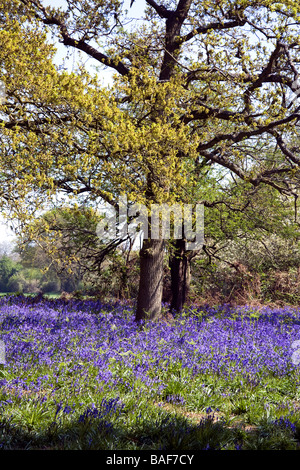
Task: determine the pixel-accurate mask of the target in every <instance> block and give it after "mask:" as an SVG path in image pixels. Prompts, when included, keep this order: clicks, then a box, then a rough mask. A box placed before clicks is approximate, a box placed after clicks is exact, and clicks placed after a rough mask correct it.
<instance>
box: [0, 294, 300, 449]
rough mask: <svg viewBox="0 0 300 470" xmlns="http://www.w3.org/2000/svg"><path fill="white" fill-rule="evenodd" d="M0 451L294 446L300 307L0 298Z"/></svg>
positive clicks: (299, 436) (298, 418)
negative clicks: (140, 310) (173, 310)
mask: <svg viewBox="0 0 300 470" xmlns="http://www.w3.org/2000/svg"><path fill="white" fill-rule="evenodd" d="M0 339H1V340H2V341H4V343H5V347H6V364H5V365H4V366H0V367H1V370H0V448H2V449H33V450H37V449H45V450H46V449H47V450H81V449H82V450H83V449H86V450H89V449H98V450H101V449H105V450H163V451H168V450H172V451H175V450H176V451H183V450H184V451H187V450H189V451H190V450H194V451H196V450H205V449H207V450H273V449H274V450H297V449H299V448H300V447H299V444H300V374H299V366H298V365H297V361H295V357H296V356H295V353H296V355H297V351H295V349H293V343H294V341H296V340H298V339H300V310H299V309H295V308H281V309H277V310H275V309H271V308H264V309H261V310H260V311H256V310H255V309H252V308H250V307H242V308H235V309H233V308H230V307H229V306H226V305H225V306H220V307H216V308H202V309H200V308H188V309H186V311H185V312H183V313H182V314H181V315H180V316H178V317H176V318H175V319H174V320H173V321H168V322H167V321H161V322H158V323H156V324H152V323H140V324H136V323H135V322H134V312H133V310H132V307H130V306H129V305H126V304H118V303H116V304H107V305H103V304H101V303H100V302H98V301H92V300H87V301H79V300H77V301H75V300H73V301H70V302H63V301H61V300H59V299H44V300H41V301H39V302H35V299H34V298H30V297H23V296H20V297H15V296H12V297H9V296H6V297H2V298H1V299H0Z"/></svg>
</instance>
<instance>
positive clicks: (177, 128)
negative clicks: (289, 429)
mask: <svg viewBox="0 0 300 470" xmlns="http://www.w3.org/2000/svg"><path fill="white" fill-rule="evenodd" d="M22 14H23V15H25V18H26V20H27V21H30V22H31V23H29V24H28V23H24V22H23V25H22V27H21V26H20V21H19V22H18V21H16V20H15V19H14V20H12V19H11V18H12V17H13V18H20V15H22ZM2 15H3V17H4V15H6V16H5V22H3V25H2V30H1V34H2V38H1V39H2V40H3V41H4V44H5V46H6V51H7V50H11V52H13V53H12V54H3V53H2V56H1V61H2V70H3V74H2V79H3V81H5V84H6V86H7V103H6V104H5V106H4V107H3V108H2V112H4V113H5V119H3V121H2V161H1V178H2V180H3V200H4V201H7V204H9V206H12V205H14V203H16V201H18V207H21V204H20V202H23V203H27V205H28V203H29V202H30V203H31V207H37V205H38V204H40V205H42V203H43V202H44V201H45V200H46V199H47V198H49V195H50V193H51V192H52V193H53V192H56V191H64V192H65V193H66V194H72V195H74V196H76V197H78V195H80V194H83V193H88V194H89V197H90V198H91V199H94V200H97V198H102V199H103V200H105V201H107V202H110V203H111V204H112V205H114V206H116V200H115V196H116V194H122V193H126V194H127V196H128V199H129V200H130V201H131V202H133V203H136V202H142V203H143V204H145V205H146V207H148V208H149V209H150V207H151V204H152V203H161V202H164V203H167V204H172V203H174V202H178V203H180V204H185V203H196V202H201V201H199V200H198V199H197V197H198V195H199V194H200V193H199V191H198V189H199V182H201V176H200V175H201V174H203V171H205V169H206V168H207V167H211V166H214V167H221V168H224V169H226V170H228V172H231V173H232V174H234V175H235V178H236V179H237V180H238V181H245V182H248V183H250V184H251V185H252V186H253V187H257V186H259V185H260V184H267V185H269V186H271V187H273V188H275V189H276V190H277V191H279V192H281V193H282V194H290V193H291V192H295V191H296V189H297V187H298V174H299V161H300V160H299V151H298V148H291V147H289V146H288V144H287V142H289V141H290V140H291V136H292V135H293V134H294V133H295V126H296V125H297V123H298V120H299V113H298V104H297V101H293V100H291V99H290V98H291V96H292V93H293V92H294V91H295V83H296V81H297V78H298V56H299V6H298V3H297V2H296V1H293V0H285V1H283V2H281V3H278V4H276V3H275V4H274V3H273V2H271V1H269V0H263V1H261V2H256V1H247V2H245V1H244V0H243V1H242V0H241V1H234V2H231V1H228V0H220V1H219V2H218V3H217V4H216V3H215V2H212V1H207V2H202V3H199V2H198V1H196V0H195V1H192V0H179V1H177V2H175V1H172V2H163V3H160V4H158V3H156V2H155V1H153V0H146V12H145V16H144V18H143V23H142V24H141V25H140V26H137V25H135V27H134V28H130V27H129V26H128V24H127V25H126V21H128V18H129V13H128V12H126V11H125V9H124V8H123V3H122V2H118V1H113V2H112V1H106V2H98V1H93V2H89V3H88V4H87V3H84V4H82V2H79V1H72V2H71V1H70V2H69V1H67V2H66V7H65V8H63V7H62V8H56V7H54V8H52V7H49V6H48V7H46V6H45V5H43V3H42V2H41V1H39V0H34V1H31V0H23V1H20V2H8V3H7V2H6V3H5V4H4V5H3V13H2ZM24 25H26V26H24ZM40 25H41V26H40ZM41 27H44V28H45V30H46V31H49V28H51V31H52V32H53V34H54V35H56V37H57V38H58V39H59V40H60V41H61V42H62V43H63V44H64V45H65V46H66V47H67V48H74V50H75V49H77V50H80V51H82V52H84V53H85V54H86V55H87V57H89V58H91V59H94V60H95V61H96V62H97V63H98V64H102V65H103V66H105V67H109V68H110V69H111V70H112V71H114V72H115V73H116V76H115V77H114V80H113V83H112V86H111V87H110V88H109V89H103V87H101V86H100V85H99V80H98V79H97V77H94V78H92V77H91V76H90V75H89V74H88V73H86V72H85V71H84V70H83V69H82V68H80V69H78V71H76V74H75V73H73V74H67V73H66V72H61V71H58V70H57V69H56V68H55V67H54V66H53V64H52V60H53V52H52V48H51V47H50V46H48V45H46V44H45V36H43V35H41V33H40V32H39V31H40V28H41ZM24 37H26V40H25V41H24ZM12 38H13V40H12ZM21 38H22V40H21ZM37 51H39V52H37ZM16 57H18V58H19V59H18V60H17V61H16ZM20 58H22V60H21V59H20ZM26 60H27V61H28V63H29V64H30V67H29V68H28V67H27V68H26V67H25V65H24V64H25V63H26ZM33 70H34V71H35V74H34V75H33ZM37 72H38V73H37ZM42 85H43V86H42ZM296 88H297V87H296ZM262 149H263V150H264V152H263V153H262ZM278 149H279V150H280V154H279V155H278ZM12 178H13V183H12ZM29 188H30V189H31V190H33V188H34V189H35V191H34V193H33V192H32V193H30V191H28V189H29ZM33 194H34V197H33ZM194 197H196V199H194ZM191 198H192V199H191ZM202 202H205V201H202ZM15 206H16V204H15ZM19 212H20V213H19V216H20V217H24V211H23V210H22V211H19ZM15 213H18V210H15ZM164 253H165V244H164V240H162V239H158V240H154V239H151V238H145V240H144V242H143V247H142V249H141V252H140V287H139V294H138V302H137V313H136V318H137V319H138V320H139V319H141V318H145V316H147V315H148V316H149V317H150V318H156V317H159V315H160V311H161V296H162V280H163V262H164ZM178 269H179V268H178Z"/></svg>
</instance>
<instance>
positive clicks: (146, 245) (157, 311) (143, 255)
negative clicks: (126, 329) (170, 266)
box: [135, 238, 164, 321]
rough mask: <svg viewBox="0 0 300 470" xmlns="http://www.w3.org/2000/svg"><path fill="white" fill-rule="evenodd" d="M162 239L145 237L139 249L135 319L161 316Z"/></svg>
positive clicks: (151, 318) (149, 318)
mask: <svg viewBox="0 0 300 470" xmlns="http://www.w3.org/2000/svg"><path fill="white" fill-rule="evenodd" d="M163 268H164V240H152V239H149V238H148V239H146V240H144V241H143V246H142V249H141V251H140V283H139V293H138V299H137V309H136V317H135V319H136V321H139V320H143V319H148V320H156V319H158V318H160V316H161V306H162V293H163V275H164V269H163Z"/></svg>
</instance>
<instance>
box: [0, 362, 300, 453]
mask: <svg viewBox="0 0 300 470" xmlns="http://www.w3.org/2000/svg"><path fill="white" fill-rule="evenodd" d="M66 369H67V368H66V366H65V367H64V373H63V375H62V378H61V381H58V382H57V384H56V390H55V393H53V391H52V390H46V389H45V390H43V391H41V392H40V393H39V394H38V393H33V392H30V390H29V391H26V392H24V393H22V394H18V393H13V392H12V391H11V390H10V391H6V390H5V388H3V389H2V390H1V392H0V410H1V420H0V445H1V447H2V448H4V449H53V450H54V449H66V450H67V449H70V450H72V449H73V450H74V449H76V450H80V449H98V450H99V449H106V450H110V449H114V450H118V449H119V450H120V449H121V450H175V449H176V450H201V449H206V448H209V449H216V450H217V449H225V450H235V449H236V448H239V447H241V448H242V449H244V450H272V449H274V450H283V449H284V450H296V449H299V438H300V402H299V392H298V389H297V387H296V385H295V384H294V383H293V382H292V381H289V380H286V381H282V380H281V379H276V378H269V379H268V380H265V381H263V382H261V383H260V384H259V385H256V386H252V387H251V386H249V385H241V383H240V381H239V377H236V379H235V381H234V382H232V383H226V382H225V381H224V379H222V378H217V377H214V376H209V375H207V376H205V377H201V380H200V379H199V378H198V379H195V380H190V382H188V383H187V384H186V386H183V385H180V381H178V380H177V381H176V380H175V377H176V376H177V377H180V372H181V371H180V370H177V371H176V370H174V371H173V374H174V376H173V377H170V380H169V385H168V387H167V390H165V391H164V395H163V396H154V395H153V393H151V390H147V389H146V388H142V387H141V384H139V383H137V382H130V377H128V380H129V382H128V385H127V387H124V385H122V386H120V387H119V388H118V389H117V388H116V389H115V390H113V391H112V390H109V389H107V390H106V389H105V386H103V387H102V390H101V389H99V388H98V387H97V386H96V385H94V383H95V382H94V381H93V370H90V371H89V377H90V381H89V382H88V383H81V385H80V390H76V392H75V391H74V390H73V392H72V390H71V389H70V387H71V386H72V385H71V384H72V381H71V380H70V381H69V383H68V373H67V370H66ZM49 372H50V371H49V370H47V368H44V370H40V369H39V370H35V371H32V377H31V380H33V381H34V379H35V376H36V377H38V376H40V375H41V374H42V373H44V374H47V373H49ZM123 373H124V374H125V371H123ZM5 374H6V375H5ZM1 375H2V376H6V378H7V372H6V371H5V370H2V372H1V373H0V376H1ZM166 392H167V393H168V394H170V395H168V394H167V393H166ZM175 394H180V396H181V398H183V399H184V402H183V403H176V400H174V398H173V401H174V403H169V402H168V396H169V397H170V396H171V395H173V397H174V395H175ZM108 396H110V397H111V396H114V397H118V400H119V401H118V403H122V407H118V406H117V407H116V409H114V410H110V411H109V410H107V407H106V402H107V397H108ZM66 397H67V399H66ZM103 400H104V401H103ZM91 403H93V404H94V405H95V407H96V409H97V410H100V411H101V410H102V411H101V413H100V414H99V415H98V416H93V415H92V414H91V415H90V416H86V418H85V419H80V416H82V415H83V414H84V413H85V412H86V410H87V408H88V407H90V406H91ZM59 406H61V408H59ZM280 419H281V420H283V419H284V420H286V422H287V423H288V426H286V423H283V424H280V423H279V424H278V423H277V424H276V420H280ZM293 425H294V427H293Z"/></svg>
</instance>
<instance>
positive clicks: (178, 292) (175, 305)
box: [170, 240, 190, 312]
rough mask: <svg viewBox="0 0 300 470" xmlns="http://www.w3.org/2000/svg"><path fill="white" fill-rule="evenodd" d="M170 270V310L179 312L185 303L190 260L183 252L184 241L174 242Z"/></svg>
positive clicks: (188, 282)
mask: <svg viewBox="0 0 300 470" xmlns="http://www.w3.org/2000/svg"><path fill="white" fill-rule="evenodd" d="M170 268H171V291H172V301H171V307H170V308H171V310H172V311H176V312H180V311H181V310H182V308H183V306H184V304H185V302H186V299H187V295H188V291H189V287H190V259H189V256H188V254H187V252H186V251H185V240H176V242H175V250H174V253H173V254H172V256H171V258H170Z"/></svg>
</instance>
